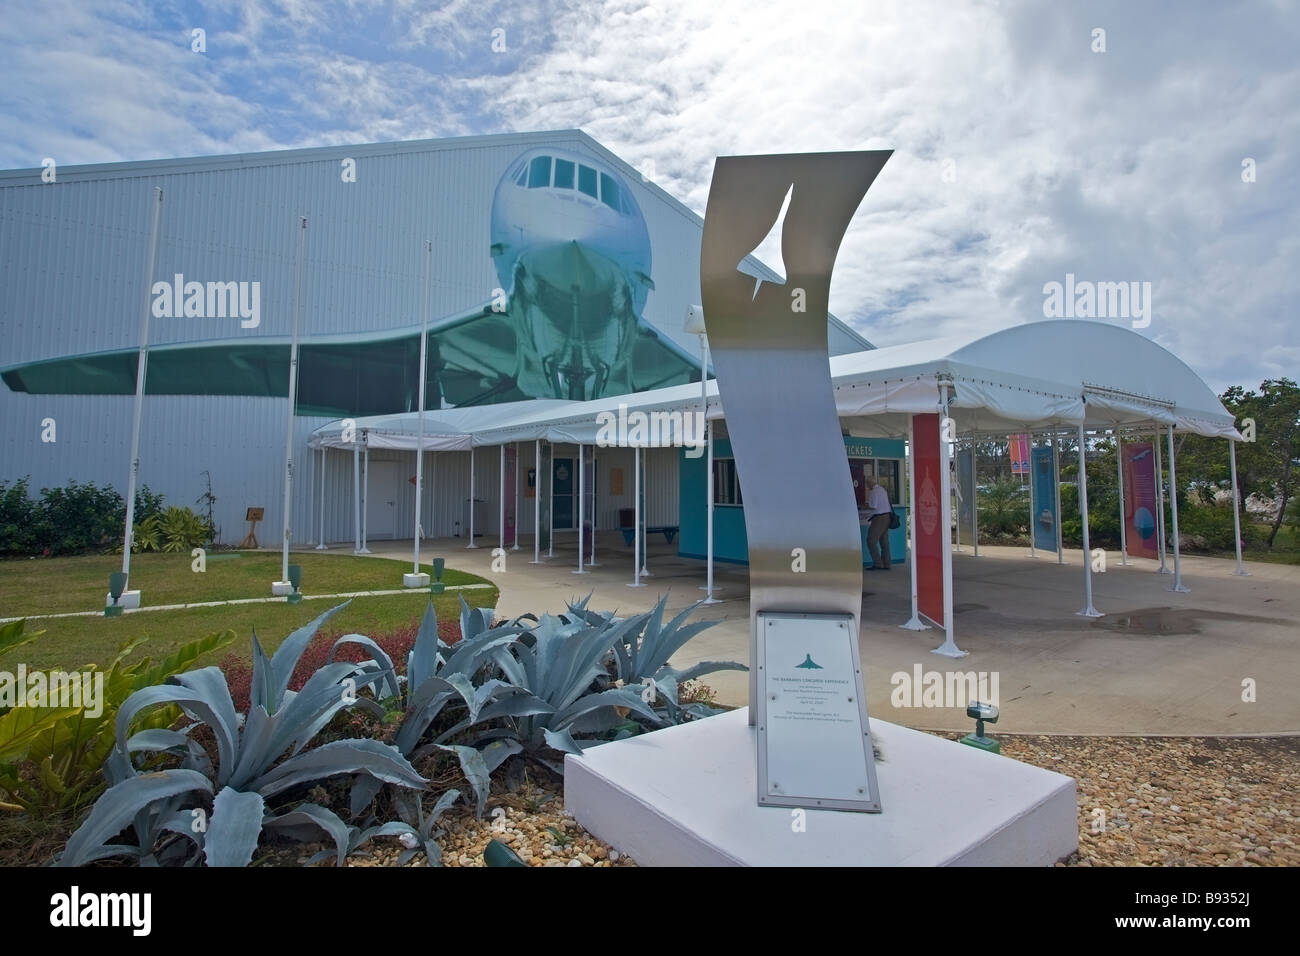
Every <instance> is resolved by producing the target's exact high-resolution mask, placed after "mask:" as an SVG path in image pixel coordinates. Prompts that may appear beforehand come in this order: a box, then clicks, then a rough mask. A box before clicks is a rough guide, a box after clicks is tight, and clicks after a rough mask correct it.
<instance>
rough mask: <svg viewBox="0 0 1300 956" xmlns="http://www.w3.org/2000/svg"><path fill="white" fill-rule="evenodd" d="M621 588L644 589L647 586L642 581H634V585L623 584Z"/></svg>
mask: <svg viewBox="0 0 1300 956" xmlns="http://www.w3.org/2000/svg"><path fill="white" fill-rule="evenodd" d="M623 586H624V587H628V588H644V587H648V585H647V584H646V583H645V582H644V581H636V582H634V583H632V584H625V585H623Z"/></svg>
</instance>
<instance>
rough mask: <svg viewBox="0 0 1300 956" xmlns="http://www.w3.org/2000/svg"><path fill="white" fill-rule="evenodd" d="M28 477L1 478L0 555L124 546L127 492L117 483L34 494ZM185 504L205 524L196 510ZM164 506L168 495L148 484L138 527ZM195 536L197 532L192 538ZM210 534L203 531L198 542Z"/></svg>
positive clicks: (139, 496)
mask: <svg viewBox="0 0 1300 956" xmlns="http://www.w3.org/2000/svg"><path fill="white" fill-rule="evenodd" d="M28 480H29V479H28V478H20V479H18V480H17V481H15V482H14V483H13V484H12V485H11V484H8V483H5V482H0V555H4V556H7V557H35V556H49V555H64V554H86V553H101V552H105V551H113V550H121V547H122V530H123V524H124V522H125V520H126V510H125V506H124V505H123V503H122V496H121V495H120V494H118V492H117V491H116V490H115V489H114V488H113V487H112V486H111V485H104V486H103V487H100V486H98V485H96V484H95V483H94V482H79V481H69V482H68V483H67V485H65V486H63V487H59V488H42V489H41V494H40V498H39V499H33V498H32V496H31V493H30V491H29V489H28ZM182 510H184V511H185V512H187V513H188V514H189V515H190V516H191V517H192V518H193V519H194V521H199V527H201V528H202V527H204V526H203V524H202V522H201V521H200V519H198V517H197V516H195V515H194V514H193V512H190V511H189V509H182ZM162 511H163V496H162V495H158V494H154V493H153V492H152V491H150V490H149V487H148V486H147V485H146V486H144V487H142V488H140V489H139V490H138V491H137V492H136V496H135V524H136V526H137V527H139V526H140V525H141V524H143V523H144V522H146V521H148V520H150V519H151V518H155V517H159V516H160V515H161V514H162ZM159 520H161V518H160V517H159ZM190 537H193V535H192V533H191V534H189V535H187V536H186V540H188V539H189V538H190ZM206 540H208V539H207V538H206V537H203V538H202V540H201V541H199V542H198V543H199V544H201V543H203V541H206ZM192 547H193V545H192ZM177 550H180V549H179V548H178V549H177Z"/></svg>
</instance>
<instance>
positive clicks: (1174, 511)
mask: <svg viewBox="0 0 1300 956" xmlns="http://www.w3.org/2000/svg"><path fill="white" fill-rule="evenodd" d="M1169 509H1170V510H1169V514H1170V515H1171V516H1172V517H1173V519H1174V583H1173V585H1172V586H1171V587H1170V588H1169V590H1171V591H1181V592H1184V593H1185V592H1187V591H1190V590H1191V588H1189V587H1186V586H1184V584H1183V566H1182V561H1181V560H1180V552H1181V551H1182V542H1181V541H1180V540H1179V539H1178V477H1177V471H1176V469H1175V468H1174V426H1173V425H1172V424H1171V425H1170V426H1169Z"/></svg>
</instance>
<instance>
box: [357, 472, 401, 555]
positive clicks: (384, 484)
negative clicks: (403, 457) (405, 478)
mask: <svg viewBox="0 0 1300 956" xmlns="http://www.w3.org/2000/svg"><path fill="white" fill-rule="evenodd" d="M401 469H402V464H401V462H397V461H375V460H374V459H373V458H372V459H371V460H370V478H369V484H370V487H369V492H370V494H369V497H368V498H367V499H366V538H367V539H369V540H376V541H377V540H379V539H381V538H390V539H391V538H396V537H397V484H398V481H399V480H400V477H401V475H400V472H401Z"/></svg>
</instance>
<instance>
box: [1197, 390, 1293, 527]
mask: <svg viewBox="0 0 1300 956" xmlns="http://www.w3.org/2000/svg"><path fill="white" fill-rule="evenodd" d="M1219 400H1220V401H1221V402H1223V407H1224V408H1226V409H1227V410H1228V411H1229V412H1231V413H1232V415H1233V416H1234V418H1235V419H1236V423H1237V428H1238V429H1240V430H1243V431H1244V430H1246V420H1247V419H1253V420H1254V423H1255V440H1254V441H1253V442H1239V443H1238V444H1237V494H1238V498H1239V501H1238V504H1239V506H1240V508H1241V510H1242V511H1243V513H1244V512H1245V509H1246V499H1247V498H1248V497H1250V496H1251V495H1258V496H1260V497H1263V498H1280V499H1281V500H1280V501H1279V502H1278V505H1279V507H1278V509H1277V515H1276V516H1275V517H1274V518H1273V522H1272V526H1271V528H1270V529H1269V535H1268V546H1269V547H1270V548H1271V547H1273V541H1274V539H1275V538H1276V537H1277V532H1278V528H1280V527H1281V526H1282V522H1283V521H1284V520H1285V519H1286V514H1287V509H1288V505H1289V504H1290V502H1291V501H1292V500H1293V499H1294V498H1296V497H1297V495H1300V385H1297V384H1296V383H1295V382H1293V381H1292V380H1291V379H1289V378H1279V379H1267V380H1265V381H1264V382H1263V383H1261V385H1260V386H1259V391H1258V392H1256V391H1254V390H1251V389H1246V388H1244V387H1243V386H1240V385H1234V386H1232V387H1231V388H1229V389H1228V390H1227V391H1226V392H1224V393H1223V394H1222V395H1220V396H1219ZM1184 466H1186V467H1187V474H1188V477H1189V478H1190V477H1199V478H1202V479H1205V480H1208V481H1210V482H1213V483H1214V484H1215V485H1217V486H1219V487H1226V486H1227V485H1228V484H1229V483H1230V481H1231V473H1230V470H1229V467H1230V466H1229V459H1228V448H1227V443H1226V442H1224V441H1222V440H1220V439H1213V438H1203V437H1201V436H1199V435H1188V436H1185V438H1184V439H1182V440H1181V441H1180V443H1179V452H1178V467H1179V470H1180V479H1181V476H1182V469H1183V468H1184ZM1180 483H1181V482H1180Z"/></svg>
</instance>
